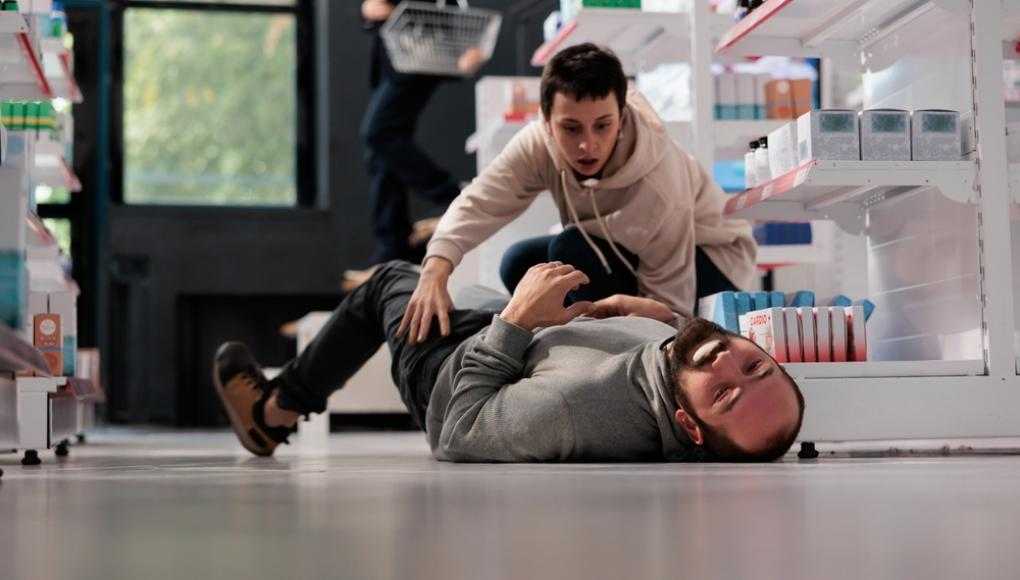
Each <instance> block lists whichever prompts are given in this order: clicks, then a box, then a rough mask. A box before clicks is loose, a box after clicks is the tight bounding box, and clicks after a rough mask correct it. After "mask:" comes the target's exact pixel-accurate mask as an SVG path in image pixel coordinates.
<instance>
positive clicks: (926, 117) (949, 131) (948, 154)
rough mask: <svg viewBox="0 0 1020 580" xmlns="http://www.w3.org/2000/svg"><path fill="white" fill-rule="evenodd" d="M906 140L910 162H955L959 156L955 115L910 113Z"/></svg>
mask: <svg viewBox="0 0 1020 580" xmlns="http://www.w3.org/2000/svg"><path fill="white" fill-rule="evenodd" d="M910 136H911V155H912V158H913V160H914V161H958V160H959V159H960V157H961V155H962V154H963V143H962V135H961V133H960V113H959V111H948V110H934V109H928V110H917V111H914V113H913V115H912V116H911V120H910Z"/></svg>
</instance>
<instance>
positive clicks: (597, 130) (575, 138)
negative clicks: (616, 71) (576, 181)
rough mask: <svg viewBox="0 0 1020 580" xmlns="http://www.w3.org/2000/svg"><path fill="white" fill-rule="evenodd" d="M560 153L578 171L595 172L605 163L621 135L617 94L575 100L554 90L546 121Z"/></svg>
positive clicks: (600, 169)
mask: <svg viewBox="0 0 1020 580" xmlns="http://www.w3.org/2000/svg"><path fill="white" fill-rule="evenodd" d="M546 123H547V125H548V128H549V132H550V133H551V134H552V136H553V140H554V141H555V142H556V145H557V147H559V149H560V154H562V155H563V157H564V159H566V160H567V162H568V163H570V167H571V168H572V169H573V170H574V171H575V172H577V173H578V174H579V175H583V176H585V177H592V176H595V175H598V174H599V172H601V171H602V169H603V168H604V167H605V166H606V162H607V161H609V157H610V156H611V155H612V154H613V149H614V148H615V147H616V140H617V138H618V137H619V135H620V105H619V103H618V102H617V100H616V95H615V94H613V93H609V96H607V97H604V98H601V99H584V100H581V101H577V100H574V97H573V96H571V95H566V94H564V93H556V96H555V97H553V105H552V109H551V110H550V112H549V119H548V120H547V121H546Z"/></svg>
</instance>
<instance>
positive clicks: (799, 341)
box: [783, 308, 804, 363]
mask: <svg viewBox="0 0 1020 580" xmlns="http://www.w3.org/2000/svg"><path fill="white" fill-rule="evenodd" d="M783 317H784V319H785V322H786V358H787V360H788V361H789V362H792V363H799V362H804V336H803V334H802V332H801V328H800V313H799V312H797V309H796V308H784V309H783Z"/></svg>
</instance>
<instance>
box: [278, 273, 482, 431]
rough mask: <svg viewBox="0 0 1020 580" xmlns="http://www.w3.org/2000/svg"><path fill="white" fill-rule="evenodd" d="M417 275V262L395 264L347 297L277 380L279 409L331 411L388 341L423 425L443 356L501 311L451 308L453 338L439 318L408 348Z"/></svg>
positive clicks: (403, 392) (395, 369) (400, 382)
mask: <svg viewBox="0 0 1020 580" xmlns="http://www.w3.org/2000/svg"><path fill="white" fill-rule="evenodd" d="M418 278H419V269H418V268H417V267H416V266H413V265H411V264H409V263H407V262H400V261H394V262H388V263H386V264H384V265H383V266H381V267H380V268H379V269H378V270H377V271H376V272H375V274H374V275H373V276H372V278H371V279H369V281H368V282H366V283H365V284H363V285H362V286H360V287H359V288H358V289H357V290H355V291H354V292H352V293H351V294H350V295H348V296H347V297H346V298H344V299H343V301H342V302H341V303H340V305H339V306H338V307H337V308H336V310H334V311H333V316H332V317H330V319H329V321H328V322H327V323H326V325H325V326H324V327H323V328H322V330H321V331H319V334H318V335H317V336H316V337H315V340H313V341H312V342H311V344H309V345H308V347H307V348H306V349H305V350H304V351H303V352H302V353H301V355H300V356H298V357H297V358H296V359H294V360H292V361H290V362H289V363H287V365H286V366H285V367H284V369H283V371H282V372H281V373H280V375H279V376H278V377H277V378H275V379H273V380H272V381H271V384H272V385H273V386H278V387H279V388H280V393H279V398H278V401H279V404H280V407H281V408H283V409H287V410H290V411H296V412H298V413H301V414H308V413H321V412H323V411H325V410H326V401H327V399H328V398H329V396H330V395H331V394H332V393H333V392H334V391H336V390H337V389H338V388H340V387H342V386H343V384H344V383H346V382H347V380H349V379H350V378H351V377H352V376H354V374H355V373H356V372H358V370H359V369H360V368H361V367H362V366H364V364H365V363H366V362H368V359H370V358H371V357H372V355H373V354H375V352H376V350H378V349H379V347H380V346H382V345H383V344H384V343H386V344H388V345H389V348H390V353H391V354H392V356H393V366H392V369H391V372H392V375H393V382H394V384H396V385H397V388H398V389H399V391H400V397H401V399H402V400H403V401H404V404H405V405H406V406H407V409H408V410H409V411H410V412H411V414H412V415H413V416H414V417H415V418H416V419H417V421H418V424H419V426H421V427H422V428H424V427H425V412H426V410H427V408H428V402H429V396H430V395H431V394H432V388H433V386H434V385H435V382H436V377H437V376H438V375H439V369H440V367H441V366H442V364H443V361H445V360H446V358H447V357H448V356H449V355H450V354H452V353H453V351H454V350H456V349H457V346H459V345H460V344H461V343H462V342H463V341H465V340H467V339H468V338H470V337H471V336H473V335H474V334H476V333H477V332H478V331H479V330H481V329H483V328H485V327H486V326H488V325H489V324H490V323H491V322H492V317H493V315H494V314H496V312H495V311H492V310H454V311H453V312H451V313H450V335H449V336H447V337H443V336H441V335H440V333H439V328H438V322H437V321H435V320H434V321H433V322H432V328H431V332H430V333H429V336H428V339H427V340H426V341H425V342H423V343H420V344H417V345H409V344H407V342H406V340H404V338H400V337H397V329H398V328H399V327H400V321H401V319H402V318H403V316H404V311H405V310H406V309H407V303H408V302H409V301H410V300H411V294H412V293H414V289H415V287H416V286H417V285H418ZM380 388H382V387H381V386H380Z"/></svg>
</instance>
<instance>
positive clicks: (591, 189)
mask: <svg viewBox="0 0 1020 580" xmlns="http://www.w3.org/2000/svg"><path fill="white" fill-rule="evenodd" d="M592 181H594V180H585V182H584V184H583V185H584V186H585V187H586V188H587V190H588V196H589V197H591V205H592V208H593V209H594V210H595V221H597V222H598V224H599V228H600V229H601V230H602V233H603V234H605V236H606V241H607V242H609V247H610V248H611V249H612V250H613V253H614V254H616V257H617V258H619V259H620V261H621V262H623V265H624V266H626V267H627V269H628V270H630V273H631V274H633V275H634V277H635V278H637V275H638V274H637V272H636V271H635V270H634V267H633V266H631V265H630V262H628V261H627V260H626V259H625V258H624V257H623V253H622V252H620V249H619V248H618V247H616V240H614V239H613V235H612V234H610V233H609V227H608V226H606V222H605V220H604V219H603V218H602V214H601V213H600V212H599V205H598V202H596V201H595V186H594V185H593V184H592V183H591V182H592ZM560 182H561V184H562V185H563V198H564V199H565V200H566V202H567V210H568V211H569V212H570V219H572V220H573V221H574V226H575V227H577V229H578V230H580V231H581V236H582V237H583V238H584V241H585V242H587V243H588V247H590V248H591V249H592V251H593V252H595V255H596V256H598V258H599V262H601V263H602V267H603V268H605V269H606V273H607V274H612V273H613V269H612V268H611V267H609V260H607V259H606V256H605V254H603V253H602V250H601V249H600V248H599V247H598V245H596V244H595V242H594V241H593V240H592V239H591V236H589V235H588V232H586V231H585V229H584V228H583V227H581V219H580V218H579V217H578V215H577V210H576V209H574V203H573V202H572V201H570V191H569V190H568V189H567V172H566V170H562V171H560Z"/></svg>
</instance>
